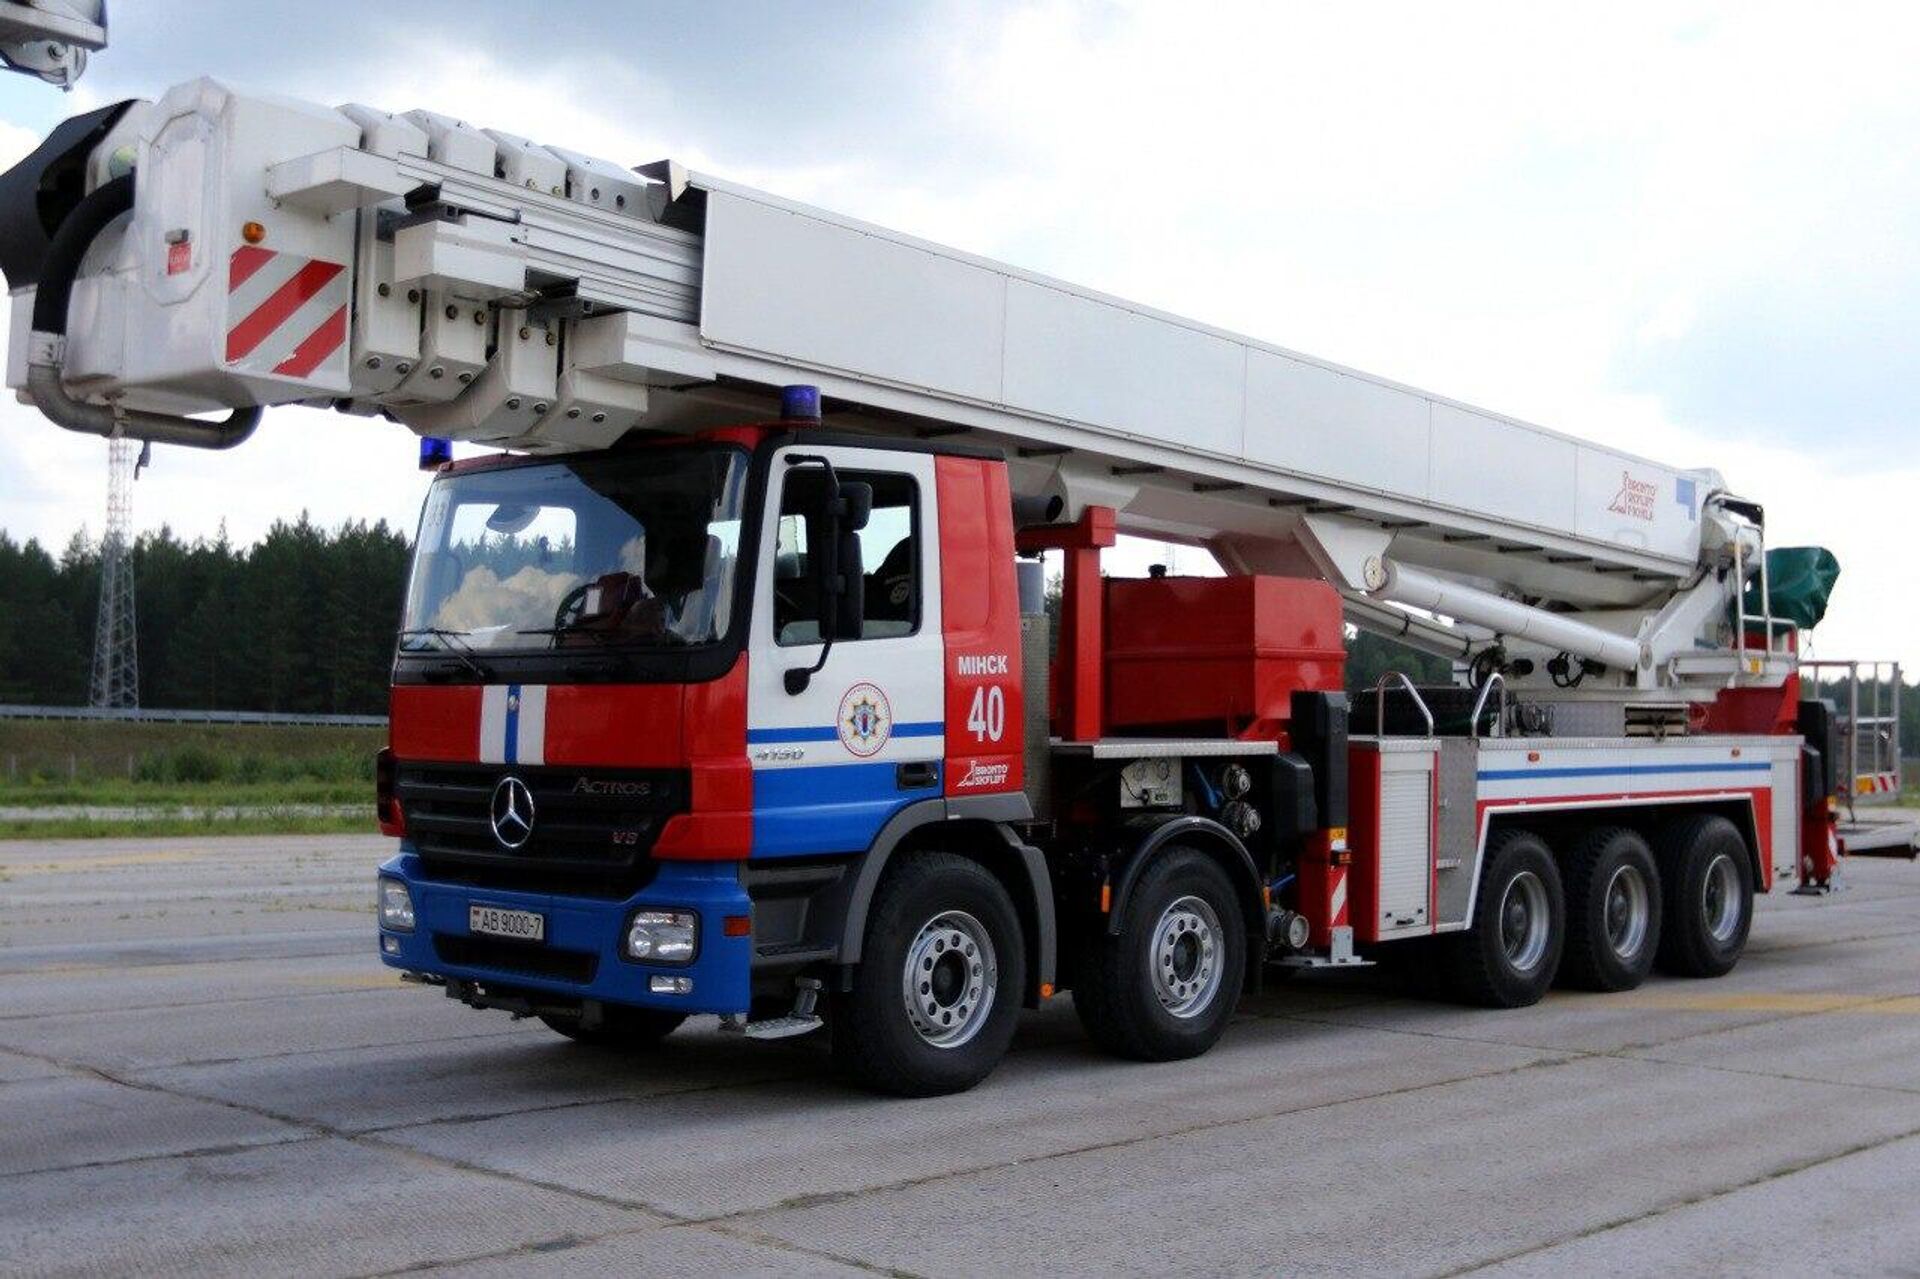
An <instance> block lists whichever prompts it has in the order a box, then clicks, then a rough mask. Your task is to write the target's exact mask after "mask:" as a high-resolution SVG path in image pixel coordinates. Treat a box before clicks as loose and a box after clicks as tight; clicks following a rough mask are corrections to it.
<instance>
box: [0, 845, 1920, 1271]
mask: <svg viewBox="0 0 1920 1279" xmlns="http://www.w3.org/2000/svg"><path fill="white" fill-rule="evenodd" d="M386 847H387V845H386V842H385V841H383V840H379V839H376V838H359V837H291V838H284V839H263V838H237V839H218V840H216V839H205V840H198V841H193V840H177V841H176V840H128V841H73V842H63V843H55V842H43V843H15V844H0V1270H4V1271H7V1272H9V1273H11V1272H16V1271H17V1272H22V1273H33V1274H39V1273H125V1272H129V1271H139V1272H141V1273H160V1274H164V1273H189V1272H191V1273H194V1274H208V1273H230V1272H231V1273H237V1272H255V1273H257V1272H260V1271H267V1272H283V1271H298V1272H300V1273H302V1274H368V1273H381V1272H387V1271H393V1270H400V1269H408V1268H421V1267H437V1266H449V1267H452V1268H454V1269H456V1270H460V1271H467V1272H476V1273H500V1274H506V1273H512V1274H516V1275H518V1274H525V1273H529V1272H535V1273H541V1272H553V1273H562V1272H564V1273H583V1272H584V1273H592V1272H600V1271H606V1272H614V1271H619V1272H624V1273H636V1272H637V1273H650V1272H665V1271H675V1272H681V1273H684V1272H687V1271H689V1270H704V1271H712V1272H739V1273H783V1274H784V1273H825V1274H835V1273H862V1272H864V1273H871V1272H874V1271H879V1272H883V1273H894V1272H904V1273H913V1274H929V1275H933V1274H939V1275H946V1274H953V1275H976V1274H993V1275H995V1276H1008V1275H1023V1274H1039V1273H1061V1272H1071V1273H1114V1272H1127V1273H1146V1272H1153V1273H1164V1272H1166V1271H1169V1270H1180V1271H1185V1272H1201V1273H1277V1272H1285V1273H1328V1272H1333V1271H1346V1272H1349V1273H1351V1272H1365V1273H1379V1272H1386V1273H1408V1274H1443V1273H1451V1272H1459V1271H1468V1270H1474V1269H1478V1268H1482V1267H1491V1268H1493V1269H1494V1270H1495V1271H1497V1272H1509V1273H1519V1274H1536V1273H1538V1274H1545V1273H1549V1272H1551V1273H1567V1272H1570V1271H1571V1272H1579V1273H1585V1272H1592V1271H1598V1270H1604V1271H1610V1272H1618V1273H1628V1274H1638V1273H1645V1274H1656V1273H1658V1274H1671V1273H1673V1272H1675V1271H1679V1272H1681V1273H1705V1274H1733V1273H1748V1272H1752V1271H1755V1270H1761V1269H1765V1270H1768V1271H1771V1272H1774V1273H1783V1272H1786V1273H1792V1272H1807V1273H1812V1272H1814V1271H1820V1272H1822V1273H1895V1272H1901V1271H1903V1270H1904V1272H1906V1273H1913V1271H1914V1267H1915V1266H1916V1264H1917V1263H1920V1211H1915V1210H1914V1209H1913V1207H1912V1206H1911V1203H1910V1199H1909V1197H1910V1195H1911V1193H1912V1191H1911V1189H1910V1186H1911V1184H1912V1183H1913V1182H1914V1180H1915V1178H1916V1176H1917V1175H1920V866H1914V865H1911V864H1909V863H1905V862H1875V861H1869V860H1866V859H1856V860H1855V861H1853V862H1851V863H1849V864H1848V866H1847V868H1846V872H1847V879H1848V882H1849V888H1848V890H1847V891H1846V892H1843V893H1841V894H1838V895H1836V896H1834V897H1830V898H1825V899H1817V900H1810V899H1803V898H1790V897H1773V898H1768V899H1764V900H1763V901H1762V903H1761V911H1760V914H1759V918H1758V919H1757V921H1756V924H1755V927H1754V930H1753V940H1752V943H1751V946H1750V949H1749V952H1748V955H1747V958H1746V959H1745V961H1743V963H1742V964H1741V966H1740V968H1739V969H1737V970H1736V971H1735V973H1734V974H1733V975H1732V976H1730V977H1728V978H1725V979H1722V980H1720V981H1713V982H1680V981H1670V980H1665V979H1657V980H1656V981H1654V982H1652V983H1650V984H1649V985H1647V986H1646V987H1644V988H1643V989H1641V990H1640V991H1636V992H1633V993H1631V994H1626V995H1613V996H1596V995H1574V994H1564V995H1555V996H1553V997H1552V998H1550V999H1549V1000H1548V1001H1547V1002H1546V1003H1544V1004H1542V1005H1541V1006H1540V1007H1537V1008H1534V1009H1528V1010H1523V1011H1519V1012H1503V1013H1493V1012H1483V1011H1473V1010H1465V1009H1460V1008H1454V1007H1450V1006H1445V1005H1439V1004H1431V1003H1424V1002H1421V1001H1419V1000H1417V999H1414V998H1411V997H1409V996H1408V995H1407V994H1405V993H1404V991H1403V990H1402V989H1401V988H1400V987H1399V986H1397V985H1396V984H1395V983H1394V982H1393V981H1391V980H1390V979H1388V978H1386V977H1383V976H1380V975H1378V974H1372V973H1365V974H1343V975H1339V976H1337V977H1325V978H1316V977H1312V976H1308V977H1303V978H1301V979H1298V980H1296V981H1294V982H1292V983H1291V984H1288V985H1284V986H1281V987H1278V988H1275V989H1272V990H1270V991H1268V992H1267V993H1265V994H1261V995H1256V996H1251V997H1249V998H1248V999H1247V1000H1246V1002H1245V1004H1244V1006H1243V1009H1242V1015H1241V1016H1240V1018H1239V1019H1238V1020H1237V1021H1236V1023H1235V1025H1234V1026H1233V1027H1232V1029H1231V1030H1230V1031H1229V1032H1228V1034H1227V1036H1226V1038H1225V1040H1224V1041H1223V1042H1222V1043H1221V1045H1220V1046H1219V1047H1218V1048H1217V1049H1216V1050H1215V1051H1214V1052H1213V1053H1211V1054H1209V1055H1208V1056H1207V1057H1205V1058H1202V1059H1200V1060H1199V1061H1195V1062H1187V1063H1177V1064H1170V1065H1165V1066H1141V1065H1132V1064H1126V1063H1120V1062H1114V1061H1110V1060H1107V1059H1105V1058H1103V1057H1101V1056H1099V1055H1098V1054H1096V1053H1095V1052H1093V1051H1092V1050H1091V1049H1090V1048H1089V1047H1088V1045H1087V1044H1086V1043H1085V1041H1084V1040H1083V1039H1082V1038H1081V1036H1080V1034H1079V1030H1078V1027H1077V1025H1076V1023H1075V1021H1074V1018H1073V1015H1072V1011H1071V1008H1070V1007H1069V1006H1068V1001H1066V1000H1056V1001H1054V1004H1053V1005H1051V1006H1049V1007H1048V1008H1047V1009H1045V1010H1043V1011H1041V1012H1039V1013H1030V1014H1028V1015H1027V1017H1026V1019H1025V1022H1024V1024H1023V1027H1022V1030H1021V1034H1020V1037H1019V1039H1018V1041H1017V1043H1016V1047H1015V1052H1014V1054H1013V1055H1012V1056H1011V1057H1010V1058H1009V1059H1008V1061H1007V1063H1006V1064H1005V1065H1004V1066H1003V1067H1002V1069H1001V1070H1000V1072H999V1073H998V1074H996V1075H995V1076H994V1077H993V1078H992V1079H991V1080H989V1081H988V1083H987V1084H985V1085H983V1086H982V1087H981V1088H979V1089H977V1090H975V1091H974V1092H972V1093H969V1094H966V1095H964V1096H960V1097H953V1098H944V1099H939V1100H933V1101H918V1102H906V1101H898V1100H891V1099H882V1098H875V1097H870V1096H867V1095H864V1094H861V1093H858V1092H854V1091H851V1090H849V1089H847V1088H845V1087H843V1086H842V1085H840V1084H839V1083H838V1082H837V1081H836V1080H835V1079H834V1078H833V1077H832V1075H831V1074H830V1073H829V1071H828V1069H827V1063H826V1060H825V1054H824V1051H823V1050H822V1048H821V1046H820V1045H819V1044H817V1043H814V1042H811V1041H808V1040H802V1041H798V1042H788V1043H783V1044H750V1043H743V1042H739V1041H737V1040H732V1039H724V1038H722V1037H721V1036H720V1035H719V1034H718V1033H716V1032H715V1031H714V1030H713V1029H712V1025H711V1023H710V1022H709V1023H706V1024H701V1023H693V1024H690V1025H689V1026H688V1027H686V1028H684V1029H683V1030H682V1031H681V1032H680V1033H678V1034H676V1035H675V1036H674V1037H673V1038H672V1039H670V1040H669V1041H668V1043H667V1046H666V1047H665V1049H664V1050H662V1051H660V1052H659V1053H657V1054H653V1055H648V1056H639V1057H623V1056H619V1055H616V1054H611V1053H605V1052H601V1051H598V1050H593V1049H587V1048H581V1047H578V1046H575V1045H572V1044H569V1043H566V1042H565V1041H563V1040H561V1039H559V1038H558V1037H557V1036H555V1035H553V1034H551V1033H550V1032H548V1031H546V1030H545V1029H544V1028H541V1027H540V1026H539V1025H538V1024H537V1023H532V1024H530V1023H515V1022H513V1021H511V1020H510V1019H509V1018H508V1017H507V1016H506V1015H504V1014H495V1013H479V1012H474V1011H472V1010H469V1009H465V1008H462V1007H459V1006H457V1005H455V1004H453V1003H451V1002H450V1001H448V1000H446V999H444V998H442V997H441V996H440V995H439V994H437V993H435V992H431V991H425V990H421V989H417V988H413V987H404V986H401V985H400V984H399V983H398V982H397V981H396V980H394V979H393V977H392V976H391V975H390V974H389V973H388V972H387V971H386V970H385V969H383V968H382V967H380V965H379V964H378V963H377V961H376V960H375V959H374V956H373V952H372V930H371V919H370V914H371V910H370V907H371V898H372V891H371V887H372V867H373V865H374V864H375V863H376V862H377V861H378V860H379V859H380V858H381V857H382V856H384V854H385V850H386Z"/></svg>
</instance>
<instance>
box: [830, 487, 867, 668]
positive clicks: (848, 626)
mask: <svg viewBox="0 0 1920 1279" xmlns="http://www.w3.org/2000/svg"><path fill="white" fill-rule="evenodd" d="M848 487H852V486H851V485H849V486H848ZM860 487H861V488H867V486H866V485H864V484H862V485H860ZM867 497H868V500H869V502H871V500H872V497H873V490H872V489H867ZM835 535H836V537H837V539H838V541H839V544H840V545H839V552H838V554H836V555H835V556H834V559H835V561H836V564H837V567H838V569H839V571H838V572H837V573H835V574H834V575H833V579H832V580H831V581H829V582H825V583H822V597H821V600H820V611H821V612H822V613H824V614H826V616H825V617H824V618H823V619H822V625H821V627H820V633H821V635H822V636H823V637H824V636H826V635H829V634H830V635H832V637H833V638H834V639H859V638H860V628H861V626H862V625H863V624H864V623H865V620H866V615H867V576H866V569H865V566H864V565H863V564H862V563H861V561H860V535H859V534H858V533H856V532H855V531H854V530H853V529H852V528H850V527H848V526H847V525H846V524H844V523H843V524H841V525H840V527H839V529H838V530H837V532H836V534H835Z"/></svg>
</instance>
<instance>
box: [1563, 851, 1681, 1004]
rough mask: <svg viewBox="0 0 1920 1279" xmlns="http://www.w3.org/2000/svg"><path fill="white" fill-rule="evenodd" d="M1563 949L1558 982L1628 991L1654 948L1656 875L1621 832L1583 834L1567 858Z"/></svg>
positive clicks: (1648, 966) (1647, 856) (1642, 975)
mask: <svg viewBox="0 0 1920 1279" xmlns="http://www.w3.org/2000/svg"><path fill="white" fill-rule="evenodd" d="M1566 872H1567V880H1566V889H1567V946H1566V950H1565V951H1564V952H1563V953H1562V954H1561V956H1560V983H1561V984H1562V985H1564V986H1572V987H1575V988H1576V989H1580V990H1632V989H1633V988H1634V987H1636V986H1638V985H1639V984H1640V983H1641V982H1643V981H1645V980H1646V979H1647V973H1648V972H1650V971H1651V970H1652V968H1653V957H1654V955H1655V954H1656V953H1657V952H1658V950H1659V947H1660V924H1661V919H1660V912H1661V895H1660V872H1659V869H1658V868H1657V867H1656V866H1655V865H1654V861H1653V851H1652V850H1651V849H1649V848H1648V847H1647V841H1646V840H1644V839H1642V838H1640V836H1639V834H1638V833H1637V832H1635V831H1632V830H1629V829H1627V828H1626V827H1624V826H1602V827H1598V828H1596V829H1594V830H1590V831H1588V832H1586V834H1585V835H1584V836H1582V837H1581V839H1580V842H1579V843H1578V844H1576V845H1575V846H1574V849H1573V851H1572V852H1571V853H1569V854H1568V855H1567V863H1566Z"/></svg>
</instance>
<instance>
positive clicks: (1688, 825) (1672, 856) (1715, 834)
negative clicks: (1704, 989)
mask: <svg viewBox="0 0 1920 1279" xmlns="http://www.w3.org/2000/svg"><path fill="white" fill-rule="evenodd" d="M1657 852H1658V855H1659V862H1660V871H1661V875H1662V877H1663V881H1664V882H1663V883H1662V885H1661V888H1662V892H1663V893H1664V895H1665V898H1666V912H1665V918H1664V919H1663V920H1662V921H1661V926H1660V953H1659V955H1658V957H1657V960H1656V962H1658V964H1659V965H1660V968H1661V970H1662V971H1663V972H1668V973H1672V974H1673V975H1674V976H1676V977H1721V976H1724V975H1726V974H1727V973H1729V972H1731V971H1733V966H1734V965H1735V964H1737V963H1739V962H1740V954H1741V952H1742V951H1744V950H1745V949H1746V947H1747V932H1748V930H1749V929H1750V928H1751V927H1752V926H1753V863H1752V861H1751V859H1750V858H1749V855H1748V853H1747V841H1746V840H1745V839H1744V838H1743V837H1742V836H1741V834H1740V831H1739V830H1738V828H1736V827H1735V826H1734V824H1733V823H1732V822H1730V821H1728V820H1727V819H1726V818H1724V817H1715V816H1712V815H1710V814H1706V813H1699V814H1695V815H1694V816H1691V817H1683V818H1680V819H1679V820H1678V821H1675V822H1674V823H1673V824H1672V825H1670V826H1668V827H1667V828H1666V829H1665V830H1663V831H1661V832H1660V838H1659V843H1658V847H1657Z"/></svg>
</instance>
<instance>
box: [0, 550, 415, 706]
mask: <svg viewBox="0 0 1920 1279" xmlns="http://www.w3.org/2000/svg"><path fill="white" fill-rule="evenodd" d="M131 553H132V560H133V574H134V583H135V592H136V599H135V616H136V622H135V629H136V631H137V633H138V637H139V653H140V702H141V704H142V705H143V706H154V707H166V708H168V709H181V710H242V711H280V712H286V713H302V714H384V713H385V711H386V706H387V675H388V671H389V669H390V668H391V666H392V661H393V639H394V631H395V630H396V629H397V628H398V626H399V624H400V605H401V592H402V591H403V590H404V589H405V583H406V574H407V557H408V554H409V543H408V538H407V537H406V536H405V535H404V534H402V533H400V532H398V531H396V530H395V529H393V528H392V527H390V526H389V525H388V524H387V523H386V522H385V521H380V522H377V523H373V524H368V523H365V522H364V521H349V522H347V523H345V524H342V525H341V526H340V527H338V528H337V529H332V530H328V529H323V528H320V527H318V526H316V525H315V524H314V523H313V522H312V521H311V520H310V519H309V518H308V517H307V516H306V514H305V513H304V512H303V513H302V514H301V516H300V518H299V519H297V520H294V521H291V522H288V521H284V520H282V521H277V522H275V524H274V525H273V527H272V528H271V529H269V530H268V531H267V534H266V536H264V537H263V538H261V539H260V541H258V542H256V543H254V544H253V545H251V546H235V545H234V544H233V543H232V542H231V541H230V540H228V538H227V537H226V535H225V533H224V531H223V532H222V533H221V535H220V536H218V537H215V538H212V539H207V538H200V539H196V540H193V541H186V540H183V539H181V538H180V537H178V536H176V535H175V534H174V533H173V531H172V530H171V529H168V528H164V527H163V528H161V529H159V530H158V531H157V532H149V533H142V534H141V535H140V536H139V538H138V540H136V541H135V542H134V544H133V547H132V552H131ZM99 594H100V545H99V543H97V542H95V541H92V540H91V539H89V538H88V537H87V535H86V534H85V532H84V531H83V532H80V533H76V534H74V536H73V537H72V538H71V539H70V540H69V541H68V543H67V545H66V548H65V549H64V550H62V551H61V552H60V554H59V555H57V556H56V555H54V554H52V553H50V552H49V551H48V550H47V549H46V548H44V547H42V546H41V545H40V544H39V543H38V542H36V541H28V542H26V543H24V544H22V543H20V542H18V541H15V540H14V539H13V538H12V537H10V536H8V535H7V534H6V533H4V532H0V702H12V703H29V704H33V705H80V704H84V703H85V702H86V700H87V682H88V676H89V673H90V671H91V669H92V662H93V632H94V619H95V616H96V613H97V611H98V605H99Z"/></svg>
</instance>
